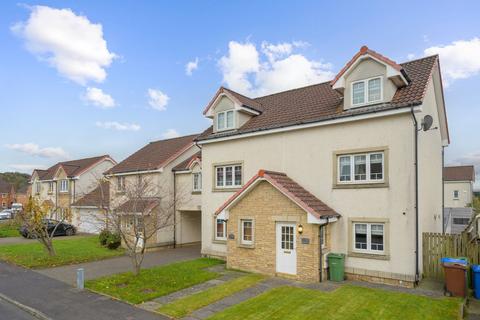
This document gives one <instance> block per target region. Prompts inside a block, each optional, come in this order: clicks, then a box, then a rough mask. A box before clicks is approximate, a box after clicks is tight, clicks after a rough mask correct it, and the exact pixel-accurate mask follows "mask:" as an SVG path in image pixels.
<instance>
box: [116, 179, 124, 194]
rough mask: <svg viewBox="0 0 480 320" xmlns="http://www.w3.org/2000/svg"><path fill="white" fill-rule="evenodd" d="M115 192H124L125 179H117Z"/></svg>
mask: <svg viewBox="0 0 480 320" xmlns="http://www.w3.org/2000/svg"><path fill="white" fill-rule="evenodd" d="M117 191H118V192H123V191H125V177H123V176H121V177H117Z"/></svg>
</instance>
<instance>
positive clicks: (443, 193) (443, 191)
mask: <svg viewBox="0 0 480 320" xmlns="http://www.w3.org/2000/svg"><path fill="white" fill-rule="evenodd" d="M444 168H445V147H444V146H442V234H445V178H444V176H443V169H444Z"/></svg>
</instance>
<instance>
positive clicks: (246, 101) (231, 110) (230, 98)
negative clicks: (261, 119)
mask: <svg viewBox="0 0 480 320" xmlns="http://www.w3.org/2000/svg"><path fill="white" fill-rule="evenodd" d="M261 112H262V106H261V104H260V103H258V102H257V101H255V100H254V99H250V98H248V97H245V96H243V95H241V94H239V93H237V92H235V91H232V90H229V89H226V88H224V87H221V88H220V89H219V90H218V91H217V93H216V94H215V96H214V98H213V99H212V101H211V102H210V103H209V104H208V105H207V107H206V108H205V110H204V111H203V114H204V115H205V116H206V117H207V118H210V119H212V120H213V131H214V132H222V131H230V130H236V129H238V128H240V127H241V126H242V125H244V124H245V123H246V122H247V121H248V120H249V119H250V118H251V117H254V116H257V115H259V114H260V113H261Z"/></svg>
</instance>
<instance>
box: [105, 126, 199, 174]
mask: <svg viewBox="0 0 480 320" xmlns="http://www.w3.org/2000/svg"><path fill="white" fill-rule="evenodd" d="M195 137H197V134H193V135H189V136H184V137H178V138H173V139H167V140H160V141H155V142H150V143H149V144H147V145H146V146H145V147H143V148H142V149H140V150H138V151H137V152H135V153H134V154H132V155H131V156H129V157H128V158H127V159H125V160H123V161H122V162H120V163H119V164H117V165H116V166H114V167H113V168H111V169H110V170H108V171H107V174H116V173H125V172H136V171H147V170H156V169H160V168H162V167H163V166H165V165H167V164H168V163H169V162H170V161H172V160H174V159H175V158H176V157H178V156H179V155H180V154H181V153H183V152H184V151H185V150H186V149H188V148H189V147H190V146H192V145H193V140H194V138H195Z"/></svg>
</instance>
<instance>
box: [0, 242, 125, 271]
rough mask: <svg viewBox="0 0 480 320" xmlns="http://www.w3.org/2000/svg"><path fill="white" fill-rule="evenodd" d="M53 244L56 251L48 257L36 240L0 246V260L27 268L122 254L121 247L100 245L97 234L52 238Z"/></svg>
mask: <svg viewBox="0 0 480 320" xmlns="http://www.w3.org/2000/svg"><path fill="white" fill-rule="evenodd" d="M53 246H54V248H55V251H56V253H57V254H56V256H54V257H50V256H49V255H48V254H47V252H46V251H45V249H44V247H43V246H42V245H41V244H40V243H38V242H31V243H21V244H9V245H4V246H0V260H5V261H8V262H10V263H14V264H16V265H20V266H24V267H27V268H50V267H56V266H62V265H67V264H75V263H81V262H87V261H95V260H102V259H106V258H111V257H115V256H120V255H123V254H124V251H123V249H117V250H110V249H107V248H104V247H102V246H100V244H99V242H98V237H97V236H88V237H82V236H76V237H72V238H71V239H62V240H56V239H54V240H53Z"/></svg>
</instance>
